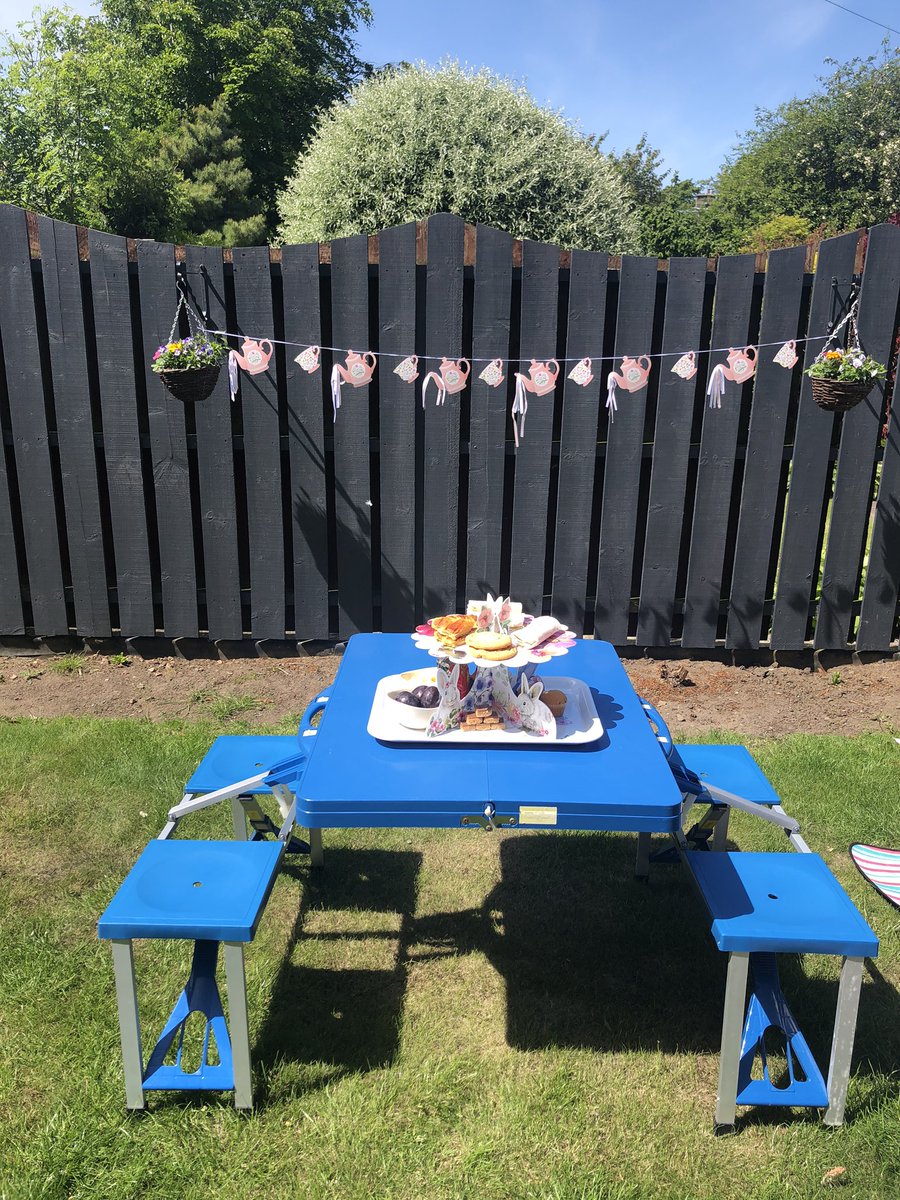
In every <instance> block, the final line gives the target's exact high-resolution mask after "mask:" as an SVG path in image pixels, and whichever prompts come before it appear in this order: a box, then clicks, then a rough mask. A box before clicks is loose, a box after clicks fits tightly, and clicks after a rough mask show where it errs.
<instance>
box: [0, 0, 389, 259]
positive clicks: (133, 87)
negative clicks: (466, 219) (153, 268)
mask: <svg viewBox="0 0 900 1200" xmlns="http://www.w3.org/2000/svg"><path fill="white" fill-rule="evenodd" d="M100 7H101V14H100V16H98V17H92V18H84V17H80V16H77V15H75V14H73V13H72V12H71V11H69V10H65V9H48V10H46V11H45V12H43V13H40V14H38V16H37V18H36V19H35V20H34V21H31V22H25V23H23V24H22V25H20V26H19V30H18V32H17V33H16V34H14V35H13V36H11V37H9V38H8V39H6V41H5V43H0V199H3V200H8V201H12V202H14V203H18V204H22V205H24V206H26V207H30V208H34V209H37V210H39V211H40V212H44V213H47V214H48V215H51V216H55V217H59V218H61V219H65V220H70V221H76V222H80V223H84V224H87V225H93V226H95V227H97V228H101V229H113V230H115V231H116V232H119V233H125V234H133V235H135V236H154V237H160V238H175V237H177V236H179V235H180V234H181V233H182V232H183V231H184V230H198V231H200V232H201V233H203V234H208V235H209V236H210V237H214V236H215V235H216V229H215V228H213V226H211V225H210V224H209V216H210V206H209V202H210V190H209V189H210V186H212V185H213V180H212V175H213V174H214V173H215V172H214V171H213V158H214V157H215V156H216V155H217V154H218V155H219V156H220V157H221V159H222V161H221V164H220V165H221V167H222V170H221V171H219V172H218V176H219V178H218V181H217V182H216V183H215V191H216V193H217V195H218V196H219V207H220V210H221V211H220V213H219V217H217V218H216V220H217V221H218V220H219V219H221V221H222V224H221V225H219V226H218V231H219V232H222V233H223V236H224V229H225V225H224V221H225V219H226V210H227V209H228V207H229V204H230V203H231V201H232V200H234V199H235V190H234V187H233V186H231V185H230V184H229V181H228V179H227V178H226V177H225V173H226V171H227V170H236V171H238V172H239V176H238V179H239V186H238V191H239V192H240V193H241V200H240V203H239V205H238V208H239V211H238V212H235V213H228V214H227V215H229V216H231V217H232V218H234V219H235V220H236V221H238V222H243V221H246V219H247V218H248V217H249V216H251V215H256V214H262V215H263V216H264V218H266V219H267V222H268V224H269V225H270V226H271V224H272V222H273V220H274V214H275V209H274V198H275V194H276V191H277V189H278V187H279V186H280V185H281V184H282V183H283V182H284V179H285V176H286V175H287V172H288V170H289V167H290V165H291V164H292V163H293V161H294V158H295V157H296V154H297V151H298V150H299V149H300V147H301V146H302V145H303V144H304V142H305V140H306V138H307V137H308V135H309V131H310V129H311V127H312V123H313V121H314V119H315V116H316V113H317V111H318V110H319V109H320V108H321V107H323V106H327V105H328V104H330V103H331V102H332V101H333V100H334V99H335V98H336V97H337V96H339V95H342V94H343V92H344V91H345V90H346V89H347V87H348V86H349V85H350V84H351V83H352V82H353V81H354V80H355V79H356V78H357V77H358V76H360V75H361V74H362V73H363V64H361V63H360V61H359V60H358V59H357V58H356V56H355V54H354V52H353V45H352V40H351V37H352V32H353V30H354V29H355V27H356V25H357V24H358V23H359V21H361V20H367V19H368V17H369V8H368V5H367V4H366V3H365V2H364V0H307V2H306V3H301V2H299V0H293V2H291V0H287V2H286V3H279V2H277V0H242V2H241V3H240V4H238V3H236V2H235V0H216V2H213V0H178V2H177V3H172V2H170V0H147V2H145V3H136V2H134V0H106V2H104V3H102V4H101V5H100ZM217 103H220V104H221V106H222V107H221V109H219V110H216V112H217V113H218V115H217V116H216V117H215V118H211V117H210V115H209V114H210V112H211V111H212V106H213V105H215V104H217ZM226 111H227V114H228V116H227V123H226V125H222V127H221V128H220V129H219V131H218V132H217V133H215V134H213V131H212V129H211V127H210V121H211V120H212V121H213V123H219V124H220V125H221V122H222V121H223V120H225V118H224V115H223V114H224V113H225V112H226ZM203 113H206V115H205V116H204V115H201V114H203ZM198 122H199V123H200V124H199V125H198ZM190 123H193V124H194V127H195V128H194V131H193V133H191V131H190V128H189V126H190ZM200 125H202V126H203V128H202V129H201V128H200ZM191 138H193V139H194V141H195V142H196V143H197V144H196V145H194V146H193V148H191V147H190V146H189V143H190V141H191ZM217 140H218V143H219V145H218V147H217V146H216V145H215V143H216V141H217ZM200 143H206V147H207V148H206V150H202V149H201V147H200ZM179 147H180V149H179ZM182 151H183V153H182ZM198 156H199V157H198ZM204 156H205V166H204V167H203V174H202V176H199V175H198V174H197V171H198V169H199V166H198V164H199V161H200V159H203V158H204ZM238 160H240V162H238ZM192 200H193V201H196V204H197V209H196V211H195V212H194V213H193V214H192V213H191V211H190V204H191V202H192ZM251 232H252V233H253V236H254V238H257V239H258V238H260V237H262V236H263V234H262V232H261V230H260V225H259V221H258V220H257V221H256V222H255V224H254V225H253V226H252V228H251V227H250V226H247V225H242V224H238V225H235V224H232V225H231V226H229V228H228V235H229V236H230V237H241V238H244V237H247V236H249V235H250V233H251Z"/></svg>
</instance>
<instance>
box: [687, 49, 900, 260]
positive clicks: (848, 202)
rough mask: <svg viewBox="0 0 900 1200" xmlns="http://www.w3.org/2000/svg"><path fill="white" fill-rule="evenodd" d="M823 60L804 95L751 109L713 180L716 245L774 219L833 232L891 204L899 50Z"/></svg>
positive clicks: (732, 245)
mask: <svg viewBox="0 0 900 1200" xmlns="http://www.w3.org/2000/svg"><path fill="white" fill-rule="evenodd" d="M832 66H833V67H834V70H833V71H832V73H831V74H830V75H828V76H826V77H823V78H822V79H821V80H820V83H821V87H820V89H819V90H818V91H817V92H815V93H814V94H813V95H812V96H809V97H807V98H806V99H803V100H791V101H789V102H788V103H787V104H782V105H781V106H780V107H779V108H776V109H774V110H768V109H761V110H759V111H758V113H757V119H756V125H755V127H754V128H753V129H751V130H750V131H749V132H748V133H747V134H746V135H745V136H744V138H743V139H742V141H741V142H740V144H739V146H738V148H737V151H736V153H735V154H734V155H733V156H732V158H731V160H730V161H729V162H728V163H727V164H726V166H725V167H724V169H723V170H722V172H721V174H720V175H719V178H718V180H717V182H716V193H717V196H716V201H715V204H714V205H713V206H712V210H711V213H710V217H711V219H712V220H713V221H714V222H715V225H716V227H717V228H716V239H715V240H716V243H717V249H719V250H725V251H729V250H737V249H741V248H742V247H743V246H746V245H748V244H750V243H751V242H753V241H754V230H757V229H758V227H759V226H761V225H763V224H764V223H765V222H768V221H770V220H771V219H772V218H774V217H779V216H782V217H795V218H800V219H802V220H803V221H804V222H805V223H806V225H807V226H809V227H812V228H818V227H822V228H824V229H825V230H826V231H828V232H835V231H841V230H846V229H855V228H857V227H859V226H862V225H871V224H874V223H877V222H878V221H882V220H884V219H885V218H886V217H887V216H888V215H889V214H890V213H892V212H895V211H896V210H897V209H898V208H900V49H897V50H894V51H889V50H888V49H887V47H885V49H884V51H883V53H882V55H881V56H880V57H877V58H876V57H872V58H867V59H864V60H860V59H853V60H852V61H851V62H848V63H845V64H843V65H838V64H834V63H833V64H832Z"/></svg>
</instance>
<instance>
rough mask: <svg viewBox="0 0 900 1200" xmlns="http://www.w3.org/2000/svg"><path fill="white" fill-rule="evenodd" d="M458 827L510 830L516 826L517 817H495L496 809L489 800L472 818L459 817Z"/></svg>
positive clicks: (502, 815) (510, 814)
mask: <svg viewBox="0 0 900 1200" xmlns="http://www.w3.org/2000/svg"><path fill="white" fill-rule="evenodd" d="M459 823H460V825H464V826H473V825H477V826H478V827H479V828H480V829H504V828H505V829H510V828H512V826H513V825H517V824H518V817H515V816H513V815H512V813H509V814H502V813H501V814H500V815H499V816H498V815H497V809H496V807H495V806H494V805H493V804H492V803H491V801H490V800H489V801H488V802H487V804H486V805H485V806H484V808H483V809H482V811H481V812H480V813H476V814H475V815H474V816H467V817H460V819H459Z"/></svg>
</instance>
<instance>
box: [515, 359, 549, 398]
mask: <svg viewBox="0 0 900 1200" xmlns="http://www.w3.org/2000/svg"><path fill="white" fill-rule="evenodd" d="M558 375H559V363H558V362H557V361H556V359H555V358H551V359H548V360H547V362H538V361H537V360H536V359H534V358H533V359H532V360H531V366H530V367H529V368H528V378H527V379H526V377H525V376H524V375H519V374H517V375H516V379H521V381H522V386H523V387H524V388H525V390H526V392H531V393H532V395H534V396H546V395H547V393H548V392H552V391H553V389H554V388H555V387H556V379H557V376H558Z"/></svg>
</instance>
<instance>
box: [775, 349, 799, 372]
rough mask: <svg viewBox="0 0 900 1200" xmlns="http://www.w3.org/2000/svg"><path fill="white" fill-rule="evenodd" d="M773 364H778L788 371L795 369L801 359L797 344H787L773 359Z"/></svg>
mask: <svg viewBox="0 0 900 1200" xmlns="http://www.w3.org/2000/svg"><path fill="white" fill-rule="evenodd" d="M772 362H777V363H778V365H779V367H785V368H786V369H787V370H790V369H791V368H792V367H795V366H796V365H797V363H798V362H799V358H798V356H797V343H796V342H785V343H784V345H783V346H782V347H781V349H780V350H779V351H778V353H777V354H776V355H775V357H774V358H773V359H772Z"/></svg>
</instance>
